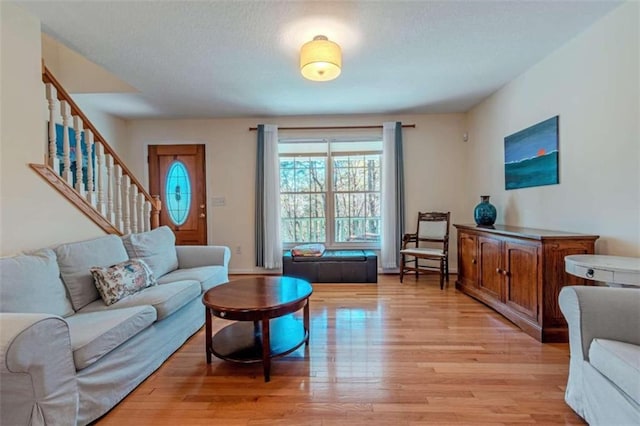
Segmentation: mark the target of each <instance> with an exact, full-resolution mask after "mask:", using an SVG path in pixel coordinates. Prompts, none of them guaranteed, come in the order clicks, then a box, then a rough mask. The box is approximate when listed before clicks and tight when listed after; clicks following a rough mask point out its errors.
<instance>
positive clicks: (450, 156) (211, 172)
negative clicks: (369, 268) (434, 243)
mask: <svg viewBox="0 0 640 426" xmlns="http://www.w3.org/2000/svg"><path fill="white" fill-rule="evenodd" d="M384 121H402V122H403V123H405V124H415V125H416V128H415V129H405V130H404V154H405V175H406V188H405V191H406V210H407V217H406V221H407V232H413V231H415V226H416V224H415V221H416V219H417V212H418V211H419V210H421V211H427V210H444V211H451V212H452V220H453V221H454V222H456V221H459V220H460V219H461V218H462V217H464V216H466V212H465V211H464V209H465V206H466V203H465V199H464V197H465V195H464V189H465V185H466V167H464V163H465V151H466V145H465V142H463V141H462V135H463V133H464V129H465V117H464V114H443V115H402V116H373V115H371V116H335V117H278V118H274V117H272V118H266V119H265V118H242V119H240V118H238V119H209V120H136V121H131V122H130V123H129V130H130V133H129V139H130V145H129V147H128V151H126V152H123V154H124V155H125V157H126V158H127V166H129V167H130V169H131V170H132V172H133V173H134V174H136V175H137V176H138V178H140V179H141V180H142V182H143V184H145V185H146V186H147V187H148V168H147V162H146V157H147V146H148V145H153V144H181V143H194V144H205V145H206V162H207V199H208V206H207V210H208V224H207V225H208V231H209V244H223V245H227V246H229V247H231V248H232V250H233V255H232V257H231V266H230V269H231V271H232V272H254V271H258V269H256V268H255V255H254V252H255V247H254V205H255V203H254V197H255V195H254V194H255V157H256V132H250V131H249V130H248V129H249V127H255V126H256V125H257V124H259V123H269V124H277V125H279V126H328V125H337V126H340V125H358V124H381V123H382V122H384ZM356 134H357V135H363V134H364V135H371V134H376V131H375V130H374V131H366V132H362V131H358V132H353V131H349V133H347V132H345V131H342V132H335V131H334V132H331V135H347V136H354V135H356ZM377 134H378V135H379V134H381V131H378V133H377ZM303 135H305V133H303V132H296V133H293V132H290V131H289V132H285V131H282V132H280V136H281V137H296V136H303ZM306 135H309V133H306ZM214 196H224V197H225V199H226V205H225V206H222V207H214V206H212V203H211V199H212V197H214ZM237 246H240V247H241V252H242V253H241V254H236V253H235V250H236V247H237ZM455 250H456V246H455V244H453V246H452V247H451V253H452V255H451V264H452V270H455V268H456V255H455V253H456V251H455Z"/></svg>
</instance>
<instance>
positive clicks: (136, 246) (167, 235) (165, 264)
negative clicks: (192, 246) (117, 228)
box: [122, 226, 178, 278]
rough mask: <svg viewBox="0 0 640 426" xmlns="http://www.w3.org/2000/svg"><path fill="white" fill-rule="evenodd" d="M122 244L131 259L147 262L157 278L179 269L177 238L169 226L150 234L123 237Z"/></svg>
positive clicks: (143, 233)
mask: <svg viewBox="0 0 640 426" xmlns="http://www.w3.org/2000/svg"><path fill="white" fill-rule="evenodd" d="M122 242H123V243H124V247H125V249H126V250H127V253H129V257H130V258H132V259H134V258H135V259H143V260H144V261H145V262H147V265H149V268H151V271H152V272H153V274H154V275H155V276H156V278H159V277H161V276H163V275H165V274H166V273H168V272H171V271H173V270H176V269H178V255H177V254H176V236H175V235H174V234H173V231H172V230H171V228H169V227H168V226H161V227H159V228H156V229H154V230H152V231H149V232H142V233H139V234H129V235H125V236H124V237H122Z"/></svg>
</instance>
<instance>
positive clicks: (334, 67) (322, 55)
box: [300, 35, 342, 81]
mask: <svg viewBox="0 0 640 426" xmlns="http://www.w3.org/2000/svg"><path fill="white" fill-rule="evenodd" d="M341 68H342V51H341V49H340V46H338V45H337V44H336V43H334V42H332V41H329V39H328V38H327V37H326V36H323V35H317V36H315V37H314V38H313V40H312V41H310V42H308V43H305V44H304V45H302V48H301V49H300V72H301V73H302V75H303V77H304V78H306V79H309V80H313V81H329V80H333V79H334V78H336V77H338V76H339V75H340V72H341Z"/></svg>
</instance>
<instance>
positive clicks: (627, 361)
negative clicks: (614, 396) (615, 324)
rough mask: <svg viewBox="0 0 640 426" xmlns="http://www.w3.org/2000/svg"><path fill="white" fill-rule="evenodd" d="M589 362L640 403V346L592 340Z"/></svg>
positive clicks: (613, 341)
mask: <svg viewBox="0 0 640 426" xmlns="http://www.w3.org/2000/svg"><path fill="white" fill-rule="evenodd" d="M589 362H590V364H591V365H592V366H593V367H594V368H595V369H596V370H598V371H599V372H600V373H601V374H602V375H603V376H605V377H606V378H608V379H609V380H610V381H611V382H613V383H614V384H615V385H616V386H618V387H619V388H620V389H622V390H623V391H624V392H625V393H626V394H627V395H629V396H630V397H631V398H632V399H633V400H634V401H636V402H637V403H640V380H639V379H638V378H640V346H638V345H633V344H631V343H625V342H618V341H615V340H607V339H593V341H592V342H591V346H590V347H589Z"/></svg>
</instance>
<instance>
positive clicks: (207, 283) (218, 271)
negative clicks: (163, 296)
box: [158, 266, 229, 292]
mask: <svg viewBox="0 0 640 426" xmlns="http://www.w3.org/2000/svg"><path fill="white" fill-rule="evenodd" d="M182 280H196V281H199V282H200V284H201V286H202V290H201V291H203V292H205V291H207V290H209V289H210V288H213V287H215V286H217V285H220V284H224V283H226V282H228V281H229V279H228V275H227V268H225V267H224V266H201V267H198V268H188V269H178V270H176V271H173V272H169V273H168V274H167V275H165V276H164V277H162V278H159V279H158V283H160V284H166V283H170V282H173V281H182Z"/></svg>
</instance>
